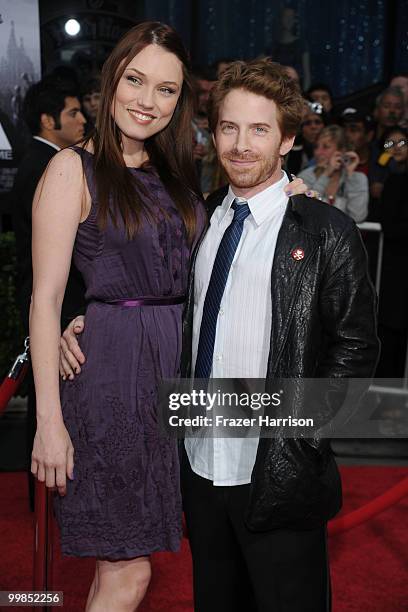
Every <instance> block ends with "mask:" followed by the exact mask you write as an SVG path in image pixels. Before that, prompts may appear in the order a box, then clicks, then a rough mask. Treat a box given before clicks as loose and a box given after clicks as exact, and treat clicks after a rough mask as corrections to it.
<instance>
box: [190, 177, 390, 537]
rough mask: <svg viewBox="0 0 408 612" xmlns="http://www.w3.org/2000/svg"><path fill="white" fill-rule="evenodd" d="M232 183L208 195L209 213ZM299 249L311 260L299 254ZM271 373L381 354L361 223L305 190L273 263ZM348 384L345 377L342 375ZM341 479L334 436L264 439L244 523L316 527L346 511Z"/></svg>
mask: <svg viewBox="0 0 408 612" xmlns="http://www.w3.org/2000/svg"><path fill="white" fill-rule="evenodd" d="M225 195H226V188H222V189H220V190H218V191H217V192H215V193H214V194H213V195H212V196H210V198H209V199H208V200H207V206H208V211H209V215H210V216H211V213H212V212H213V211H214V210H215V208H216V207H217V206H218V205H220V204H221V203H222V201H223V199H224V197H225ZM198 248H199V245H198V247H197V248H196V251H195V253H194V254H193V259H192V271H191V277H190V283H189V288H188V296H187V303H186V308H185V316H184V322H183V353H182V365H181V375H182V377H186V378H187V377H189V376H190V374H191V340H192V317H193V309H194V266H195V261H196V256H197V251H198ZM297 248H301V249H303V251H304V258H303V259H301V260H296V259H295V258H293V257H292V255H291V254H292V252H293V251H294V250H295V249H297ZM271 286H272V298H273V299H272V326H271V338H270V353H269V359H268V369H267V379H274V378H298V377H301V378H315V377H319V378H333V377H334V378H347V377H354V378H370V377H371V376H372V375H373V373H374V370H375V366H376V363H377V359H378V353H379V341H378V338H377V335H376V299H375V292H374V288H373V286H372V283H371V282H370V280H369V277H368V269H367V257H366V252H365V249H364V246H363V244H362V240H361V237H360V233H359V230H358V228H357V227H356V225H355V223H354V221H352V220H351V219H350V218H349V217H347V216H346V215H344V214H343V213H342V212H340V211H339V210H337V209H336V208H333V207H330V206H328V205H327V204H324V203H322V202H319V201H317V200H312V199H310V198H307V197H306V196H294V197H292V198H290V199H289V202H288V206H287V210H286V213H285V216H284V219H283V222H282V226H281V229H280V232H279V235H278V240H277V245H276V250H275V256H274V261H273V267H272V285H271ZM345 382H346V381H345ZM341 502H342V495H341V482H340V477H339V473H338V470H337V466H336V462H335V460H334V457H333V454H332V451H331V448H330V444H329V442H328V440H323V439H316V438H308V439H305V438H303V439H288V438H283V437H282V438H272V439H271V438H261V439H260V442H259V447H258V453H257V457H256V462H255V466H254V469H253V472H252V478H251V494H250V501H249V505H248V508H247V516H246V523H247V526H248V527H249V528H250V529H252V530H255V531H263V530H269V529H275V528H282V527H288V528H296V529H312V528H315V527H318V526H320V525H322V524H324V523H325V522H326V521H327V520H329V519H330V518H332V517H333V516H334V515H335V514H336V513H337V512H338V511H339V509H340V507H341Z"/></svg>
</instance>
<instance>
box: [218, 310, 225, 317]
mask: <svg viewBox="0 0 408 612" xmlns="http://www.w3.org/2000/svg"><path fill="white" fill-rule="evenodd" d="M219 314H220V316H221V315H223V314H224V309H223V308H220V312H219Z"/></svg>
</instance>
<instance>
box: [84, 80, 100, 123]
mask: <svg viewBox="0 0 408 612" xmlns="http://www.w3.org/2000/svg"><path fill="white" fill-rule="evenodd" d="M100 100H101V81H100V79H99V78H92V79H89V80H88V81H87V82H86V83H85V85H84V87H83V88H82V108H83V111H84V115H85V117H86V120H87V123H86V129H87V132H88V133H89V132H91V131H92V130H93V128H94V126H95V121H96V116H97V114H98V109H99V104H100Z"/></svg>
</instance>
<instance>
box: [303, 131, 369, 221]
mask: <svg viewBox="0 0 408 612" xmlns="http://www.w3.org/2000/svg"><path fill="white" fill-rule="evenodd" d="M346 149H347V143H346V139H345V136H344V131H343V129H342V128H341V127H339V126H337V125H329V126H328V127H326V128H324V129H323V130H322V131H321V133H320V135H319V137H318V139H317V144H316V149H315V160H316V165H315V166H313V167H310V168H306V169H305V170H303V171H302V172H300V174H299V178H302V179H303V180H304V181H305V183H307V184H308V185H309V187H310V188H311V189H315V190H316V191H318V192H319V193H320V194H321V195H322V197H323V199H324V200H325V201H326V202H328V203H329V204H332V205H333V206H335V207H336V208H339V209H340V210H342V211H343V212H345V213H346V214H347V215H349V216H350V217H351V218H352V219H354V221H355V222H356V223H361V222H362V221H364V219H365V218H366V217H367V213H368V181H367V177H366V176H365V175H364V174H362V173H361V172H355V168H356V167H357V166H358V164H359V157H358V155H357V153H356V152H355V151H347V150H346Z"/></svg>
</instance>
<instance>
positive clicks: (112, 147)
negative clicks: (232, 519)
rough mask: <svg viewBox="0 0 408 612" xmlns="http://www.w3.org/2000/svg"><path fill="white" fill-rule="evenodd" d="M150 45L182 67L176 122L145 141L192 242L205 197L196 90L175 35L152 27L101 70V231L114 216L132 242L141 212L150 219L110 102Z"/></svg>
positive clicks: (128, 37) (131, 36) (97, 166)
mask: <svg viewBox="0 0 408 612" xmlns="http://www.w3.org/2000/svg"><path fill="white" fill-rule="evenodd" d="M150 44H155V45H159V46H160V47H162V48H163V49H165V50H166V51H169V52H170V53H174V55H176V57H178V59H179V60H180V61H181V63H182V65H183V86H182V89H181V93H180V96H179V99H178V101H177V105H176V108H175V111H174V114H173V117H172V118H171V121H170V123H169V124H168V125H167V126H166V127H165V128H164V129H163V130H161V131H160V132H158V133H157V134H154V135H153V136H151V137H150V138H149V139H147V140H146V141H145V149H146V151H147V153H148V156H149V161H150V163H151V164H152V165H153V166H154V168H155V169H156V170H157V172H158V174H159V176H160V179H161V181H162V182H163V184H164V186H165V188H166V190H167V192H168V193H169V195H170V197H171V198H172V199H173V200H174V202H175V204H176V206H177V208H178V210H179V211H180V214H181V216H182V218H183V221H184V224H185V227H186V230H187V235H188V237H189V239H191V238H192V236H193V235H194V232H195V229H196V216H195V211H194V200H195V198H196V197H201V191H200V187H199V185H198V180H197V176H196V171H195V166H194V159H193V150H192V149H193V145H192V142H193V138H192V118H193V105H194V90H193V85H192V80H191V77H190V73H189V59H188V55H187V53H186V51H185V49H184V46H183V44H182V42H181V39H180V37H179V36H178V34H177V33H176V32H175V30H173V28H171V27H170V26H168V25H165V24H162V23H159V22H154V21H147V22H143V23H140V24H139V25H137V26H135V27H134V28H132V29H131V30H129V31H128V32H127V33H126V34H125V35H124V36H123V37H122V38H121V40H120V41H119V42H118V44H117V45H116V47H115V48H114V50H113V51H112V53H111V55H110V56H109V57H108V59H107V60H106V62H105V64H104V66H103V70H102V81H101V102H100V105H99V110H98V116H97V120H96V127H95V131H94V132H93V133H92V135H91V136H90V139H91V140H92V142H93V146H94V170H95V179H96V187H97V194H98V210H99V213H98V214H99V222H100V224H101V227H106V223H107V220H108V216H110V217H111V218H112V221H113V223H114V224H115V225H116V226H117V223H118V216H119V215H120V216H121V217H122V219H123V222H124V224H125V227H126V231H127V235H128V237H132V236H134V234H135V233H136V232H137V230H138V228H139V225H140V220H141V212H142V210H145V211H146V212H147V214H148V216H149V217H150V218H152V215H151V214H149V210H148V207H147V206H146V205H145V204H144V202H143V200H142V197H141V196H142V195H143V196H145V197H147V198H149V193H148V192H147V190H146V189H145V187H144V185H143V184H142V183H141V181H138V180H137V177H135V176H134V175H132V173H131V172H130V171H129V169H128V168H127V167H126V164H125V161H124V159H123V155H122V149H121V132H120V130H119V128H118V126H117V125H116V123H115V121H114V119H113V117H112V114H111V106H112V101H113V98H114V95H115V92H116V89H117V86H118V83H119V80H120V78H121V77H122V75H123V72H124V70H125V68H126V66H127V65H128V64H129V62H130V61H131V60H132V59H133V58H134V57H135V56H136V55H137V54H138V53H139V52H140V51H142V50H143V49H144V48H145V47H147V46H148V45H150Z"/></svg>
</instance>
